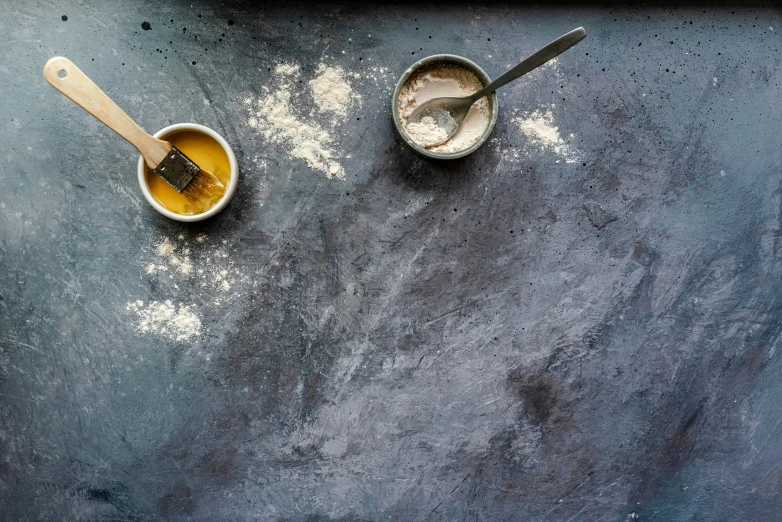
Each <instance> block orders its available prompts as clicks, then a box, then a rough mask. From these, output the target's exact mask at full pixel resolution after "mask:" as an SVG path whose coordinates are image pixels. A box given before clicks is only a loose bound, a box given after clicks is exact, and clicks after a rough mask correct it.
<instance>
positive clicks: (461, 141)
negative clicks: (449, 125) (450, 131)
mask: <svg viewBox="0 0 782 522" xmlns="http://www.w3.org/2000/svg"><path fill="white" fill-rule="evenodd" d="M482 88H483V84H482V83H481V81H480V80H479V79H478V77H477V76H475V75H474V74H473V73H472V72H471V71H469V70H467V69H466V68H464V67H462V66H460V65H456V64H451V63H434V64H431V65H427V66H424V67H422V68H421V69H420V70H418V71H416V72H414V73H413V74H412V75H411V76H410V78H408V79H407V81H406V82H405V84H404V85H403V86H402V89H400V91H399V98H398V104H399V109H398V110H399V119H400V120H401V121H402V126H403V127H405V130H406V132H407V135H408V136H410V139H412V140H413V141H414V142H416V143H418V144H419V145H421V146H422V147H424V148H426V149H427V150H430V151H432V152H445V153H451V152H459V151H462V150H464V149H467V148H469V147H471V146H472V145H473V144H474V143H475V142H477V141H478V140H479V139H480V138H481V136H482V135H483V133H484V131H486V128H487V127H488V126H489V121H490V119H491V111H490V110H489V100H488V99H486V97H485V96H484V97H483V98H481V99H480V100H478V101H477V102H475V103H474V104H473V105H472V107H470V110H469V112H468V113H467V116H466V117H465V118H464V121H463V122H462V124H461V125H460V126H459V130H458V131H456V134H454V135H453V136H452V137H451V139H449V140H448V141H446V142H445V143H442V139H441V138H442V133H443V132H444V131H442V129H439V128H438V127H437V126H436V125H435V124H434V120H433V119H431V118H429V119H430V120H431V121H428V120H427V118H422V119H421V121H420V122H418V123H417V124H408V123H407V118H408V117H409V116H410V114H412V113H413V111H414V110H415V108H416V107H418V106H419V105H421V104H422V103H424V102H426V101H429V100H431V99H432V98H441V97H449V96H453V97H460V96H469V95H470V94H473V93H475V92H478V91H479V90H481V89H482ZM436 143H441V145H436Z"/></svg>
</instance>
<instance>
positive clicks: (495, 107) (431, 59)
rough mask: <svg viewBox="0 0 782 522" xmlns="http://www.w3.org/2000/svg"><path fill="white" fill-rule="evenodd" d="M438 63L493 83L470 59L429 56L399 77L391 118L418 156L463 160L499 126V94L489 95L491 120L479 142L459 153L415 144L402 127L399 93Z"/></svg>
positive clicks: (404, 139)
mask: <svg viewBox="0 0 782 522" xmlns="http://www.w3.org/2000/svg"><path fill="white" fill-rule="evenodd" d="M437 62H446V63H454V64H457V65H461V66H462V67H465V68H467V69H469V70H470V71H471V72H472V73H473V74H475V76H477V77H478V80H480V81H481V83H482V84H483V85H484V86H486V85H488V84H489V83H491V78H490V77H489V75H488V74H486V71H484V70H483V69H481V67H480V66H479V65H478V64H477V63H475V62H473V61H472V60H470V59H469V58H465V57H464V56H459V55H458V54H433V55H431V56H427V57H425V58H421V59H420V60H418V61H417V62H415V63H413V64H412V65H411V66H410V67H408V68H407V69H406V70H405V72H403V73H402V75H401V76H400V77H399V80H398V81H397V82H396V87H395V88H394V92H393V94H392V95H391V116H392V118H393V120H394V128H395V129H396V132H397V134H399V136H400V137H401V138H402V141H404V142H405V143H406V144H407V145H408V146H409V147H411V148H412V149H413V150H414V151H416V152H417V153H418V154H420V155H422V156H425V157H427V158H432V159H458V158H463V157H464V156H467V155H468V154H472V153H473V152H475V151H476V150H477V149H478V148H479V147H481V145H483V144H484V143H486V142H487V141H488V140H489V136H490V135H491V133H492V131H493V130H494V126H495V125H496V124H497V116H498V114H499V104H498V98H497V92H496V91H495V92H493V93H491V94H490V95H489V97H490V98H491V107H492V109H491V116H490V118H489V124H488V125H487V126H486V130H485V131H483V134H482V135H481V137H480V138H478V140H477V141H476V142H475V143H473V144H472V145H470V146H469V147H467V148H466V149H464V150H460V151H458V152H434V151H431V150H428V149H426V148H424V147H422V146H421V145H419V144H417V143H416V142H414V141H413V140H412V139H410V136H408V135H407V132H406V131H405V129H404V126H403V125H402V121H401V119H400V118H399V92H400V91H401V90H402V87H403V86H404V84H405V82H407V80H408V78H410V76H411V75H412V74H413V73H414V72H415V71H416V70H418V69H420V68H421V67H424V66H426V65H430V64H432V63H437Z"/></svg>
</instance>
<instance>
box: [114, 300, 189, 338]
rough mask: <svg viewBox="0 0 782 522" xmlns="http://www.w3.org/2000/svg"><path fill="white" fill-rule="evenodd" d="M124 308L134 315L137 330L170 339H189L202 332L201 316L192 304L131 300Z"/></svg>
mask: <svg viewBox="0 0 782 522" xmlns="http://www.w3.org/2000/svg"><path fill="white" fill-rule="evenodd" d="M125 310H127V311H129V312H131V313H133V314H134V315H135V321H134V325H135V326H136V328H137V329H138V331H139V332H142V333H152V334H157V335H159V336H161V337H165V338H167V339H170V340H172V341H190V340H192V339H195V338H197V337H200V336H201V334H202V326H201V318H200V317H199V316H198V315H197V314H196V313H195V311H194V310H193V306H192V305H182V304H176V303H173V302H172V301H170V300H167V301H164V302H158V301H152V302H150V303H144V301H141V300H136V301H131V302H129V303H128V304H127V305H125Z"/></svg>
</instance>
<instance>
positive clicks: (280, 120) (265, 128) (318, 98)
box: [245, 63, 361, 179]
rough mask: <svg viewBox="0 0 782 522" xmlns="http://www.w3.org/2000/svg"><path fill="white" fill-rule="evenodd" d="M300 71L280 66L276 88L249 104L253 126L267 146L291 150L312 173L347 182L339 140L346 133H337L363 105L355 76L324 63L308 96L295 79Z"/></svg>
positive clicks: (318, 69)
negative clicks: (356, 86) (337, 137)
mask: <svg viewBox="0 0 782 522" xmlns="http://www.w3.org/2000/svg"><path fill="white" fill-rule="evenodd" d="M300 71H301V67H300V66H299V65H298V64H293V63H286V64H282V65H278V66H277V67H276V68H275V71H274V74H275V78H274V83H273V85H272V87H271V88H269V87H265V86H264V87H262V91H263V93H262V94H261V96H259V97H258V98H257V99H253V98H247V99H246V100H245V103H246V104H247V105H248V106H249V108H250V112H251V116H250V117H249V118H248V120H247V124H248V125H249V126H250V127H251V128H254V129H257V130H258V131H259V132H260V133H261V136H263V138H264V139H265V140H266V142H268V143H271V144H274V145H278V146H281V147H283V148H285V149H286V150H287V152H288V153H289V154H290V156H291V157H293V158H297V159H301V160H304V161H305V163H306V164H307V166H309V167H310V168H311V169H313V170H317V171H320V172H323V173H324V174H326V177H328V178H338V179H345V169H344V167H343V166H342V164H341V163H340V161H339V160H340V159H341V158H342V157H344V156H345V154H344V153H343V152H340V151H339V150H338V149H337V141H338V140H337V139H336V138H335V135H337V136H339V135H341V134H342V132H336V133H334V134H332V131H341V130H342V129H338V128H337V127H338V126H339V125H340V124H341V123H344V122H345V121H346V120H347V115H348V113H349V112H350V110H351V109H352V108H353V107H357V106H358V105H359V104H360V103H361V97H360V96H359V95H358V94H356V93H355V92H354V91H353V88H352V86H351V84H350V81H349V78H350V77H352V75H350V74H348V73H346V72H345V71H344V69H342V68H341V67H331V66H328V65H326V64H325V63H321V64H320V65H318V68H317V70H316V71H315V72H316V76H315V77H314V78H313V79H311V80H310V81H309V82H307V86H308V87H309V92H305V90H304V87H303V86H302V85H301V83H300V82H294V81H292V80H291V79H290V77H292V76H298V75H299V74H300Z"/></svg>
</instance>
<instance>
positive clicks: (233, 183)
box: [136, 123, 239, 223]
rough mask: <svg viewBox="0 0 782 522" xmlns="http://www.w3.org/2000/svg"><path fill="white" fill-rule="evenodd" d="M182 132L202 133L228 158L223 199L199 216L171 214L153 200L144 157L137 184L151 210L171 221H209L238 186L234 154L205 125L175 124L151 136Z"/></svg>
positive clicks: (237, 167)
mask: <svg viewBox="0 0 782 522" xmlns="http://www.w3.org/2000/svg"><path fill="white" fill-rule="evenodd" d="M183 130H192V131H197V132H202V133H204V134H206V135H207V136H210V137H211V138H213V139H214V140H215V141H216V142H217V143H219V144H220V146H221V147H222V148H223V150H224V151H225V154H226V155H227V156H228V164H229V166H230V174H229V179H228V186H227V187H226V189H225V194H223V197H221V198H220V199H219V200H218V201H217V203H215V204H214V205H213V206H212V208H210V209H209V210H207V211H206V212H202V213H200V214H195V215H192V216H186V215H182V214H177V213H176V212H172V211H170V210H168V209H167V208H166V207H164V206H163V205H161V204H160V203H158V201H157V200H156V199H155V196H153V195H152V192H150V190H149V186H148V185H147V180H146V164H145V163H144V156H141V155H139V158H138V166H137V169H136V170H137V174H138V183H139V186H140V187H141V192H142V193H143V194H144V198H145V199H146V200H147V203H149V204H150V205H151V206H152V208H154V209H155V210H157V211H158V212H159V213H161V214H163V215H164V216H166V217H167V218H169V219H173V220H175V221H181V222H183V223H193V222H195V221H203V220H204V219H209V218H210V217H212V216H214V215H216V214H219V213H220V212H221V211H222V210H223V209H224V208H225V207H227V206H228V203H229V202H230V201H231V198H233V195H234V192H236V187H237V185H238V184H239V164H238V162H237V161H236V154H234V151H233V149H232V148H231V146H230V145H229V144H228V142H227V141H226V140H225V138H223V137H222V136H221V135H220V134H218V133H217V132H216V131H214V130H212V129H210V128H209V127H206V126H205V125H200V124H198V123H175V124H173V125H168V126H167V127H163V128H162V129H160V130H159V131H157V132H156V133H155V134H153V136H154V137H155V138H163V137H165V136H168V135H170V134H173V133H175V132H179V131H183Z"/></svg>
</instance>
